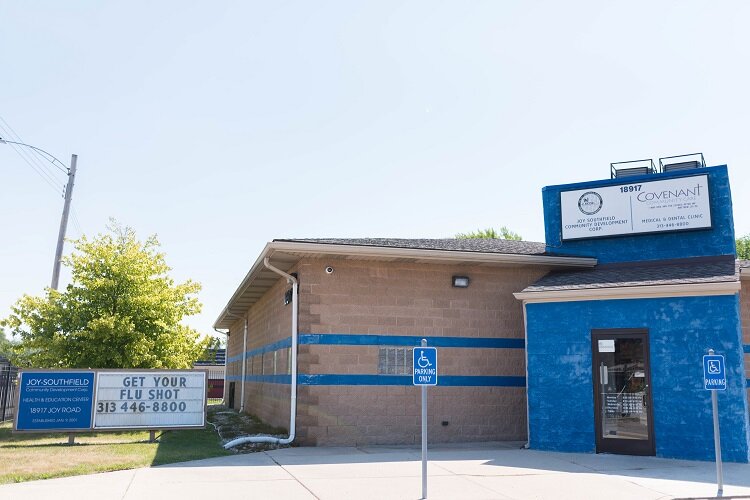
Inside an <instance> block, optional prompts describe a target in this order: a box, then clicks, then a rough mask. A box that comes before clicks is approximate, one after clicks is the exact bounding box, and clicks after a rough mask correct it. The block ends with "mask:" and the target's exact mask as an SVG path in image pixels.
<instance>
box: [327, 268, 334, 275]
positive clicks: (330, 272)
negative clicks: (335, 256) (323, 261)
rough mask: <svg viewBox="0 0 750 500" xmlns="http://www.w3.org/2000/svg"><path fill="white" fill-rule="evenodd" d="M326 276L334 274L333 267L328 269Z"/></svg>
mask: <svg viewBox="0 0 750 500" xmlns="http://www.w3.org/2000/svg"><path fill="white" fill-rule="evenodd" d="M326 274H333V268H332V267H331V266H327V267H326Z"/></svg>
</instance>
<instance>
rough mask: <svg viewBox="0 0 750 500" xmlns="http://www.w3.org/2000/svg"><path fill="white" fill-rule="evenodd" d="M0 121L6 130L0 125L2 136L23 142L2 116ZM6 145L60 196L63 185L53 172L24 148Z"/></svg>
mask: <svg viewBox="0 0 750 500" xmlns="http://www.w3.org/2000/svg"><path fill="white" fill-rule="evenodd" d="M0 121H2V122H3V123H4V124H5V126H6V127H7V128H6V127H3V126H2V124H0V130H2V131H3V134H4V135H5V136H6V137H11V138H13V139H15V140H16V141H17V142H23V141H22V140H21V137H20V136H19V135H18V134H16V133H15V131H14V130H13V129H12V128H11V126H10V125H9V124H8V122H6V121H5V120H4V119H3V117H2V116H0ZM9 130H10V132H9ZM11 132H12V133H11ZM8 145H9V146H10V147H11V148H13V151H15V152H16V154H17V155H18V156H20V157H21V159H22V160H23V161H24V162H26V164H27V165H29V166H30V167H31V168H32V169H33V170H34V172H36V173H37V175H39V177H41V178H42V180H44V181H45V182H46V183H47V184H49V185H50V186H51V187H52V189H54V190H55V192H56V193H58V194H60V193H61V191H64V189H65V185H64V184H63V183H61V182H60V181H59V180H58V179H56V178H55V177H54V175H53V171H51V170H49V167H46V166H45V165H43V164H41V163H40V162H39V160H38V159H37V157H35V156H30V155H29V154H28V152H27V151H26V148H24V147H22V146H18V145H16V144H10V143H8Z"/></svg>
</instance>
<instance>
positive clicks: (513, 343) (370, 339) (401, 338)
mask: <svg viewBox="0 0 750 500" xmlns="http://www.w3.org/2000/svg"><path fill="white" fill-rule="evenodd" d="M423 338H426V339H427V344H428V345H429V346H430V347H463V348H474V349H482V348H487V349H523V348H524V347H525V345H524V340H523V339H511V338H488V337H480V338H472V337H417V336H413V335H344V334H333V333H323V334H316V333H302V334H300V335H299V343H300V345H349V346H353V345H372V346H379V345H383V346H386V345H388V346H391V345H392V346H406V347H409V346H413V347H417V346H419V345H420V344H421V342H422V339H423ZM291 346H292V338H291V337H287V338H285V339H283V340H279V341H278V342H274V343H272V344H267V345H265V346H263V347H259V348H258V349H253V350H251V351H247V352H246V353H245V355H244V356H243V355H242V354H238V355H236V356H230V357H228V358H227V363H235V362H237V361H242V360H243V359H247V358H252V357H253V356H258V355H261V354H265V353H267V352H273V351H277V350H279V349H287V348H289V347H291Z"/></svg>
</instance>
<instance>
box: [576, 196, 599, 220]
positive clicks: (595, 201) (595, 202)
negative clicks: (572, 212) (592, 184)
mask: <svg viewBox="0 0 750 500" xmlns="http://www.w3.org/2000/svg"><path fill="white" fill-rule="evenodd" d="M603 203H604V202H603V201H602V197H601V196H599V193H597V192H595V191H587V192H585V193H583V194H582V195H581V197H580V198H578V210H580V211H581V212H583V213H584V214H586V215H594V214H595V213H597V212H598V211H599V210H601V209H602V204H603Z"/></svg>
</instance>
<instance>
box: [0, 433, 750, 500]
mask: <svg viewBox="0 0 750 500" xmlns="http://www.w3.org/2000/svg"><path fill="white" fill-rule="evenodd" d="M420 459H421V456H420V451H419V449H417V448H403V447H361V448H287V449H283V450H275V451H270V452H265V453H252V454H246V455H234V456H229V457H221V458H213V459H208V460H199V461H194V462H183V463H180V464H173V465H165V466H161V467H152V468H147V469H136V470H128V471H118V472H108V473H102V474H92V475H88V476H77V477H70V478H62V479H50V480H46V481H33V482H28V483H20V484H12V485H5V486H0V498H3V499H4V498H12V499H17V500H32V499H33V500H45V499H55V500H65V499H77V500H83V499H96V500H109V499H118V500H119V499H126V500H141V499H159V500H165V499H192V498H219V497H223V496H226V497H230V498H243V499H245V498H252V499H265V498H269V499H325V500H329V499H330V500H334V499H347V500H351V499H378V500H381V499H410V500H414V499H418V498H420V495H421V487H422V486H421V485H422V483H421V475H420V474H421V462H420ZM428 474H429V480H428V497H429V498H430V499H555V500H560V499H571V500H581V499H606V500H617V499H638V500H648V499H666V498H712V497H714V496H715V495H716V484H715V481H716V472H715V468H714V464H713V463H712V462H688V461H682V460H666V459H660V458H653V457H631V456H619V455H593V454H569V453H546V452H538V451H530V450H520V449H518V447H517V446H515V444H510V443H487V444H482V445H476V444H472V445H461V446H451V445H436V446H434V447H433V448H431V450H430V452H429V465H428ZM724 483H725V487H724V496H725V497H735V498H750V465H748V464H724Z"/></svg>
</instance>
